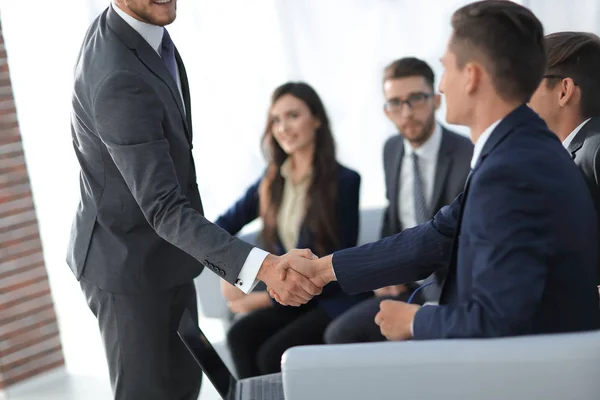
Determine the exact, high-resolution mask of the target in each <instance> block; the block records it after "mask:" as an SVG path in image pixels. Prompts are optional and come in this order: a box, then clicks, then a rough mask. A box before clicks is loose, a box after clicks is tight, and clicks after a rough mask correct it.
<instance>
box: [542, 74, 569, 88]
mask: <svg viewBox="0 0 600 400" xmlns="http://www.w3.org/2000/svg"><path fill="white" fill-rule="evenodd" d="M542 78H543V79H560V80H561V81H562V80H563V79H567V78H571V77H570V76H564V75H555V74H546V75H544V76H542ZM571 80H572V81H573V84H574V85H575V86H577V82H575V79H573V78H571Z"/></svg>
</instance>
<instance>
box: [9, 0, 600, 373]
mask: <svg viewBox="0 0 600 400" xmlns="http://www.w3.org/2000/svg"><path fill="white" fill-rule="evenodd" d="M466 3H467V1H463V0H428V1H426V2H425V1H414V0H410V1H409V0H345V1H339V0H302V1H286V0H218V1H214V0H179V2H178V19H177V21H176V22H175V23H174V24H173V25H172V26H170V27H169V28H168V29H169V31H170V32H171V36H172V37H173V39H174V41H175V43H176V45H177V46H178V48H179V51H180V53H181V54H182V56H183V59H184V61H185V63H186V67H187V71H188V75H189V79H190V85H191V92H192V109H193V120H194V155H195V157H196V161H197V163H196V164H197V169H198V183H199V186H200V191H201V194H202V198H203V201H204V205H205V209H206V214H207V217H208V218H210V219H213V218H215V217H216V216H218V215H219V213H221V212H223V211H224V210H225V209H226V208H227V207H228V206H230V205H231V204H232V202H233V201H234V200H236V198H237V197H238V196H239V195H241V194H242V193H243V191H244V190H245V188H246V187H247V186H248V185H249V184H250V183H251V182H253V181H254V180H255V179H257V178H258V177H259V176H260V174H261V171H262V170H263V168H264V162H263V160H262V157H261V153H260V145H259V141H260V136H261V134H262V130H263V126H264V122H265V117H266V112H267V106H268V103H269V95H270V93H271V91H272V90H273V89H274V88H275V87H276V86H277V85H279V84H281V83H283V82H285V81H287V80H290V79H295V80H304V81H306V82H308V83H310V84H311V85H313V86H314V87H315V88H316V90H317V91H318V92H319V94H320V95H321V96H322V98H323V100H324V102H325V105H326V107H327V109H328V111H329V115H330V118H331V120H332V124H333V129H334V134H335V138H336V142H337V148H338V158H339V159H340V161H341V162H342V163H344V164H345V165H347V166H349V167H351V168H354V169H356V170H358V171H359V172H360V174H361V175H362V178H363V180H362V192H361V204H362V206H364V207H370V206H377V205H381V204H383V203H384V182H383V171H382V162H381V151H382V145H383V143H384V141H385V139H386V138H387V137H388V136H390V135H392V134H394V128H393V127H392V126H391V125H390V123H389V122H388V121H386V119H385V117H384V115H383V112H382V101H383V98H382V95H381V75H382V69H383V67H384V66H385V65H386V64H387V63H389V62H390V61H392V60H393V59H395V58H399V57H403V56H409V55H410V56H417V57H421V58H423V59H425V60H426V61H428V62H429V63H430V64H431V66H432V67H433V68H434V70H435V72H436V75H437V77H438V78H439V75H440V73H441V65H440V63H439V61H438V60H439V57H440V56H441V55H442V53H443V50H444V46H445V43H446V40H447V36H448V34H449V32H450V24H449V18H450V15H451V13H452V12H453V11H454V10H455V9H456V8H457V7H459V6H461V5H463V4H466ZM524 3H526V4H527V5H528V6H530V7H532V9H533V10H534V11H535V12H537V13H538V14H539V16H540V18H541V19H542V21H543V22H544V23H546V24H547V27H548V31H556V30H566V29H571V30H585V29H587V30H592V31H596V32H597V31H598V28H597V27H598V26H599V25H598V23H599V22H600V6H599V5H598V2H597V1H595V0H585V1H584V0H580V1H578V2H573V1H569V2H567V1H563V0H553V1H552V2H549V1H543V0H538V1H535V0H534V1H524ZM107 5H108V0H63V1H61V2H58V3H57V2H49V1H46V0H28V1H23V0H0V12H1V17H2V27H3V33H4V37H5V43H6V47H7V51H8V57H9V62H10V68H11V78H12V82H13V89H14V92H15V98H16V104H17V108H18V115H19V121H20V126H21V133H22V136H23V142H24V147H25V153H26V159H27V163H28V168H29V173H30V178H31V184H32V189H33V193H34V197H35V202H36V207H37V212H38V218H39V222H40V228H41V235H42V241H43V244H44V252H45V259H46V266H47V268H48V272H49V275H50V283H51V286H52V289H53V295H54V298H55V303H56V306H57V313H58V317H59V322H60V325H61V326H60V327H61V332H62V336H63V343H64V348H65V355H66V360H67V367H68V368H69V369H70V370H71V371H73V372H77V373H98V372H99V371H101V372H104V370H105V366H104V361H103V354H102V350H101V349H100V347H99V343H100V342H99V335H98V333H97V331H96V325H95V321H94V320H93V318H92V317H91V313H90V312H89V310H87V308H86V306H85V303H84V300H83V297H82V295H81V293H80V289H79V287H78V285H77V283H76V282H75V279H74V278H73V276H72V275H71V273H70V271H69V270H68V268H67V266H66V264H65V262H64V259H65V252H66V245H67V240H68V233H69V229H70V223H71V219H72V216H73V213H74V211H75V206H76V203H77V201H78V189H79V187H78V165H77V161H76V159H75V157H74V155H73V150H72V145H71V137H70V128H69V110H70V96H71V89H72V69H73V65H74V62H75V58H76V55H77V51H78V49H79V46H80V43H81V40H82V37H83V35H84V33H85V30H86V28H87V26H88V25H89V23H90V22H91V21H92V20H93V18H94V17H95V16H96V15H97V14H98V13H100V12H101V11H102V10H103V9H104V8H105V7H106V6H107ZM443 114H444V112H443V107H442V110H440V113H439V118H440V120H442V121H443ZM461 132H463V133H466V131H465V130H464V129H461ZM207 273H210V272H207ZM90 340H91V341H92V342H90ZM90 343H92V344H90Z"/></svg>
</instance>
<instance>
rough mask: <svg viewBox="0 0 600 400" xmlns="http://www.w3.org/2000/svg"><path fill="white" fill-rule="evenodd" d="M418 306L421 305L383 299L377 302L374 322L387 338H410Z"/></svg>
mask: <svg viewBox="0 0 600 400" xmlns="http://www.w3.org/2000/svg"><path fill="white" fill-rule="evenodd" d="M419 308H421V306H419V305H416V304H408V303H405V302H403V301H397V300H383V301H382V302H381V303H379V312H378V313H377V315H376V316H375V323H376V324H377V325H379V328H380V329H381V334H382V335H383V336H385V337H386V338H387V339H388V340H408V339H412V336H413V335H412V332H411V331H412V328H411V325H412V323H413V320H414V319H415V314H416V313H417V311H419Z"/></svg>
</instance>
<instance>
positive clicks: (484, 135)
mask: <svg viewBox="0 0 600 400" xmlns="http://www.w3.org/2000/svg"><path fill="white" fill-rule="evenodd" d="M500 121H502V120H501V119H499V120H498V121H496V122H494V123H493V124H491V125H490V126H489V127H488V128H487V129H486V130H485V131H483V133H482V134H481V136H479V139H477V142H475V148H474V149H473V158H471V169H473V168H475V166H476V165H477V161H479V156H481V151H482V150H483V146H485V143H486V142H487V141H488V139H489V138H490V136H491V135H492V132H494V129H496V127H497V126H498V124H499V123H500Z"/></svg>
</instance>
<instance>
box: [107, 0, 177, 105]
mask: <svg viewBox="0 0 600 400" xmlns="http://www.w3.org/2000/svg"><path fill="white" fill-rule="evenodd" d="M110 6H111V7H112V9H113V10H115V12H116V13H117V14H119V17H121V18H123V20H124V21H125V22H127V24H128V25H129V26H131V27H132V28H133V29H134V30H135V31H136V32H137V33H139V34H140V36H141V37H143V38H144V40H146V42H148V44H149V45H150V46H151V47H152V48H153V49H154V51H156V54H158V55H159V56H162V55H161V46H162V39H163V35H164V33H165V28H163V27H162V26H158V25H152V24H148V23H146V22H142V21H140V20H138V19H135V18H133V17H132V16H131V15H129V14H127V13H126V12H125V11H123V10H121V9H120V8H119V6H117V5H114V4H113V3H111V4H110ZM176 72H177V88H178V89H179V95H180V96H181V102H182V103H183V107H184V109H185V102H184V101H183V91H182V90H181V77H180V75H179V68H177V71H176Z"/></svg>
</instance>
